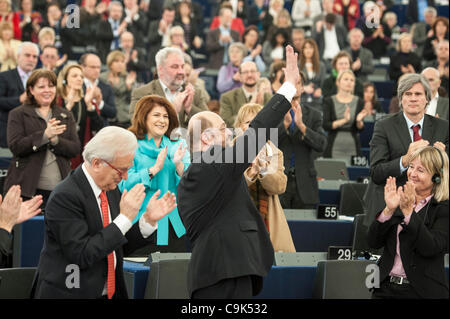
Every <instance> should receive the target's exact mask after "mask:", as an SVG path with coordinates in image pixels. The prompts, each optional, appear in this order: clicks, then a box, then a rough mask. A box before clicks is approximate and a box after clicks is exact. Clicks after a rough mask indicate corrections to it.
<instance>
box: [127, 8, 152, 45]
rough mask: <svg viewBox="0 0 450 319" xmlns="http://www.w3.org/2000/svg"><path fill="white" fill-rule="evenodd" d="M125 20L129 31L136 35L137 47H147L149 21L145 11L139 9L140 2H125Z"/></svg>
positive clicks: (135, 42)
mask: <svg viewBox="0 0 450 319" xmlns="http://www.w3.org/2000/svg"><path fill="white" fill-rule="evenodd" d="M123 4H124V14H123V17H124V20H125V21H126V22H127V27H126V29H127V31H129V32H131V33H132V34H133V35H134V44H135V46H136V47H139V48H144V47H145V41H144V40H145V38H146V36H147V34H146V32H147V31H148V29H147V27H148V19H147V16H146V15H145V13H144V11H142V10H141V9H140V8H139V5H138V0H123Z"/></svg>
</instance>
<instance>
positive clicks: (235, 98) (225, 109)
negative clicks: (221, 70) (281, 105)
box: [220, 61, 272, 127]
mask: <svg viewBox="0 0 450 319" xmlns="http://www.w3.org/2000/svg"><path fill="white" fill-rule="evenodd" d="M239 77H240V81H241V82H242V86H241V87H240V88H236V89H234V90H231V91H228V92H227V93H225V94H222V96H221V97H220V116H221V117H222V118H223V120H224V121H225V123H226V124H227V127H234V120H235V119H236V115H237V113H238V112H239V109H240V108H241V106H242V105H244V104H245V103H248V102H250V101H251V100H252V98H253V97H255V96H256V94H257V93H258V92H257V91H256V83H257V82H258V80H259V77H260V73H259V71H258V67H257V66H256V63H255V62H253V61H247V62H244V63H242V64H241V65H240V66H239ZM271 96H272V95H271V94H269V93H265V94H264V105H266V103H267V102H268V101H269V100H270V98H271Z"/></svg>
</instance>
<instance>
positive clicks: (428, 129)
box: [422, 114, 435, 144]
mask: <svg viewBox="0 0 450 319" xmlns="http://www.w3.org/2000/svg"><path fill="white" fill-rule="evenodd" d="M431 122H432V121H431V118H430V115H427V114H425V117H424V119H423V129H422V138H423V139H424V140H427V141H428V142H430V143H431V144H433V136H435V135H434V127H433V123H431Z"/></svg>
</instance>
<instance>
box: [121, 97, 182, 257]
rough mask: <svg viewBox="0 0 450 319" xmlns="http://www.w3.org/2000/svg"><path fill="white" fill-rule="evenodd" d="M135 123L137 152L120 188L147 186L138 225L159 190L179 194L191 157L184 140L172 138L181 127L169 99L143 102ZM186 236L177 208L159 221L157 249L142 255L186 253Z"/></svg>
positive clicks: (163, 192) (136, 109) (153, 99)
mask: <svg viewBox="0 0 450 319" xmlns="http://www.w3.org/2000/svg"><path fill="white" fill-rule="evenodd" d="M132 123H133V124H132V125H131V127H130V128H129V130H130V131H131V132H133V133H134V134H135V135H136V137H137V139H138V149H137V150H136V152H135V155H134V160H133V166H132V167H131V168H130V169H129V171H128V179H127V180H122V182H120V184H119V188H120V190H121V191H123V190H124V189H126V190H130V189H131V188H132V187H133V186H134V185H136V184H138V183H143V184H144V186H145V189H146V197H145V200H144V202H143V203H142V206H141V210H140V211H139V214H138V216H137V217H136V218H135V219H134V220H133V223H135V222H136V221H138V220H139V218H140V217H141V215H142V214H143V213H144V211H145V207H146V206H147V203H148V201H149V200H150V198H151V197H152V195H153V194H154V193H155V192H156V191H157V190H158V189H160V190H161V194H165V193H166V192H167V191H170V192H171V193H175V195H176V193H177V185H178V183H179V181H180V178H181V176H182V174H183V172H184V171H185V170H186V169H187V168H188V166H189V164H190V158H189V152H187V151H186V149H187V145H186V142H185V140H184V139H181V138H179V139H176V140H171V139H170V134H171V133H172V131H173V130H174V129H175V128H177V127H178V116H177V113H176V111H175V109H174V107H173V106H172V104H171V103H170V102H169V101H168V100H167V99H165V98H163V97H160V96H157V95H150V96H146V97H143V98H142V99H140V100H139V102H138V103H137V104H136V108H135V111H134V114H133V120H132ZM169 225H170V227H169ZM185 233H186V229H185V228H184V226H183V223H182V221H181V218H180V216H179V215H178V209H177V208H175V209H174V210H173V211H172V212H170V213H169V214H168V215H167V216H165V217H164V218H162V219H161V220H159V221H158V230H157V233H156V246H155V245H152V246H151V247H148V248H146V249H145V250H144V251H141V254H148V253H150V252H154V251H160V252H183V251H186V245H185V237H184V234H185Z"/></svg>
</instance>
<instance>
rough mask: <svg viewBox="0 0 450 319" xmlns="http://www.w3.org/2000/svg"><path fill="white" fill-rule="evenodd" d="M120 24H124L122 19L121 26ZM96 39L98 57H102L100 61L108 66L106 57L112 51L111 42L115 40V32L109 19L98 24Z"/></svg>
mask: <svg viewBox="0 0 450 319" xmlns="http://www.w3.org/2000/svg"><path fill="white" fill-rule="evenodd" d="M120 23H122V19H121V20H120V22H119V25H120ZM96 38H97V53H98V56H99V57H100V60H102V63H103V64H106V57H107V56H108V53H109V52H110V51H111V42H112V41H113V40H114V34H113V30H112V27H111V24H110V23H109V21H108V19H106V20H101V21H100V22H99V23H98V24H97V33H96Z"/></svg>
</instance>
